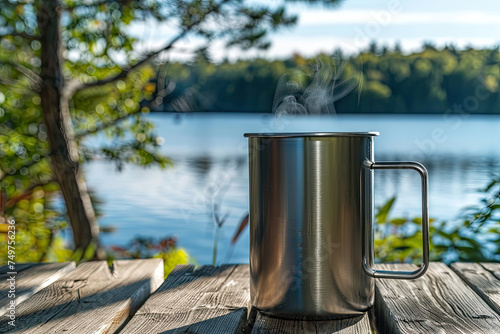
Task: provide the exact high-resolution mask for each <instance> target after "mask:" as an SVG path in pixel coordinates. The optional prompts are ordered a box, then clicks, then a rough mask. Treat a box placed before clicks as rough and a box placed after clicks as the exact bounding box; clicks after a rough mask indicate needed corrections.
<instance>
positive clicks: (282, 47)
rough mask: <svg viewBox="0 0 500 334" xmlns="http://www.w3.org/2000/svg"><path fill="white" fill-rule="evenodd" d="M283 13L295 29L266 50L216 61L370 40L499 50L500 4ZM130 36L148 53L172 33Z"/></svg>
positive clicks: (397, 1) (412, 47)
mask: <svg viewBox="0 0 500 334" xmlns="http://www.w3.org/2000/svg"><path fill="white" fill-rule="evenodd" d="M247 1H249V2H252V3H256V4H258V3H259V2H260V3H266V1H264V0H247ZM269 2H270V1H267V3H269ZM274 3H275V4H276V3H281V1H274ZM287 10H288V12H289V13H291V14H296V15H298V24H297V25H295V26H294V27H292V28H289V29H283V30H280V31H278V32H276V33H273V34H271V35H270V40H271V42H272V46H271V47H270V48H269V49H268V50H265V51H261V50H259V51H255V50H254V51H241V50H239V49H235V48H233V49H229V50H228V49H226V48H225V47H224V46H223V44H222V42H219V43H214V44H213V45H212V47H211V49H210V52H211V55H212V57H213V58H214V60H216V61H217V60H221V59H224V58H229V59H233V60H234V59H237V58H252V57H255V56H258V57H265V58H271V59H273V58H278V59H283V58H286V57H289V56H290V55H292V54H293V53H300V54H301V55H304V56H314V55H316V54H318V53H320V52H326V53H331V52H332V51H334V50H335V49H338V48H341V49H342V50H343V51H344V52H345V53H348V54H353V53H357V52H359V51H360V50H363V49H366V47H367V46H368V44H369V43H370V42H371V41H373V40H374V41H376V42H377V43H378V44H379V45H387V46H389V47H394V45H395V44H396V43H399V44H400V45H401V47H402V49H403V51H405V52H408V53H409V52H413V51H418V50H419V48H421V46H422V44H423V42H432V43H434V44H435V45H437V46H444V45H446V44H450V43H452V44H454V45H455V46H457V47H459V48H464V47H467V46H473V47H476V48H481V47H492V46H495V45H498V44H500V0H477V1H470V0H469V1H464V0H439V1H436V0H419V1H417V0H413V1H410V0H370V1H368V0H344V1H343V2H342V4H341V5H340V6H337V7H334V8H331V7H326V8H325V7H324V6H321V5H313V6H311V5H306V4H304V3H289V4H288V5H287ZM133 30H134V32H135V34H136V35H137V36H138V37H140V38H141V39H142V40H143V43H142V45H141V48H144V49H147V50H154V49H155V48H158V47H160V46H161V45H163V44H164V43H165V42H166V41H167V40H168V36H170V35H171V34H172V33H174V31H173V29H172V27H168V26H165V25H161V24H160V25H158V24H157V25H150V26H143V27H134V28H133ZM196 42H197V41H196V39H195V38H191V39H188V40H185V41H183V42H182V43H181V44H180V45H179V49H178V50H177V51H176V52H174V53H173V54H172V55H171V56H170V57H171V58H172V59H184V58H187V57H189V56H188V54H189V50H190V48H192V46H193V45H195V44H196Z"/></svg>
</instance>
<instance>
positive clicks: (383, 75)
mask: <svg viewBox="0 0 500 334" xmlns="http://www.w3.org/2000/svg"><path fill="white" fill-rule="evenodd" d="M499 63H500V51H499V47H495V48H491V49H480V50H479V49H473V48H467V49H465V50H458V49H456V48H454V47H452V46H446V47H444V48H441V49H438V48H436V47H434V46H433V45H430V44H424V46H423V47H422V50H421V51H419V52H415V53H412V54H405V53H403V52H401V50H400V49H399V48H398V47H396V48H394V49H388V48H386V47H378V46H377V45H376V44H374V43H373V44H372V45H371V46H370V48H369V49H367V50H366V51H363V52H361V53H360V54H358V55H354V56H345V57H344V56H342V54H341V52H340V51H336V52H335V53H333V54H331V55H328V54H320V55H318V56H316V57H313V58H304V57H302V56H301V55H299V54H295V55H293V56H292V57H291V58H289V59H285V60H268V59H253V60H238V61H236V62H230V61H223V62H221V63H218V64H216V63H214V62H211V61H210V59H209V57H208V56H207V55H206V53H203V52H201V53H200V54H199V55H198V56H197V57H196V58H195V59H194V60H193V61H192V62H189V63H180V62H170V63H167V64H165V65H161V66H159V67H158V68H157V76H156V78H155V79H154V82H153V83H152V84H151V87H154V88H153V89H154V90H155V91H154V93H153V94H152V99H153V100H152V101H148V102H147V105H148V107H150V109H151V111H177V112H189V111H214V112H264V113H265V112H271V111H272V105H273V99H274V96H275V90H276V86H277V83H278V80H279V79H280V78H281V77H282V76H283V75H284V74H288V75H291V76H293V75H297V73H299V75H301V77H300V78H299V79H298V81H301V84H302V85H303V86H304V87H307V86H308V85H309V84H310V83H311V77H312V76H311V73H312V72H313V71H314V70H315V69H317V68H318V66H319V67H320V68H322V69H323V70H324V68H327V67H328V68H329V69H330V70H331V73H333V75H334V74H335V73H337V74H338V80H337V82H338V83H340V82H342V81H344V80H348V81H349V82H351V83H352V82H353V81H355V82H356V85H355V87H353V88H352V91H351V92H350V93H349V94H348V95H347V96H345V97H343V98H342V99H340V100H338V101H337V102H336V103H335V112H337V113H394V114H417V113H418V114H422V113H424V114H425V113H429V114H442V113H450V112H454V113H473V114H499V113H500V94H499V84H500V66H499ZM318 64H320V65H318ZM333 75H332V76H333ZM327 79H328V78H327ZM334 93H336V92H335V90H334ZM144 102H146V101H144Z"/></svg>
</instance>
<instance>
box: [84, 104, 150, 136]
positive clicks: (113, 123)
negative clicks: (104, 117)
mask: <svg viewBox="0 0 500 334" xmlns="http://www.w3.org/2000/svg"><path fill="white" fill-rule="evenodd" d="M140 112H141V109H140V108H139V109H137V110H135V111H132V112H129V113H128V114H126V115H123V116H119V117H117V118H115V119H112V120H111V121H109V122H103V123H101V124H99V125H98V126H96V127H95V128H94V129H92V130H86V131H82V132H79V133H76V134H75V138H77V139H79V138H82V137H85V136H88V135H90V134H93V133H96V132H99V131H101V130H104V129H106V128H109V127H110V126H113V125H115V124H116V123H118V122H120V121H122V120H124V119H126V118H128V117H129V116H132V115H136V114H138V113H140Z"/></svg>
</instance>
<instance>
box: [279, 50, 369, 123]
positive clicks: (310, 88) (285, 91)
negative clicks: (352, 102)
mask: <svg viewBox="0 0 500 334" xmlns="http://www.w3.org/2000/svg"><path fill="white" fill-rule="evenodd" d="M332 60H333V62H330V63H326V62H323V61H321V60H320V59H317V60H316V65H315V66H313V67H312V68H311V70H312V73H306V71H304V70H292V71H291V72H290V73H287V74H284V75H283V76H282V77H281V78H280V80H279V81H278V85H277V87H276V93H275V95H274V102H273V113H276V114H277V115H278V116H281V115H285V114H289V115H290V114H291V115H297V114H299V115H300V114H313V115H314V114H332V113H335V105H334V104H335V102H336V101H338V100H340V99H341V98H343V97H344V96H346V95H347V94H349V93H350V92H351V91H352V90H354V89H355V88H356V86H358V85H359V84H360V83H361V76H360V77H359V78H357V77H350V78H347V79H344V80H343V81H341V79H342V72H343V71H344V68H345V66H346V64H347V62H346V61H345V60H344V59H342V58H341V57H339V56H336V57H332ZM306 70H307V68H306Z"/></svg>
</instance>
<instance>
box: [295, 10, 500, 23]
mask: <svg viewBox="0 0 500 334" xmlns="http://www.w3.org/2000/svg"><path fill="white" fill-rule="evenodd" d="M297 14H299V25H301V26H318V25H344V24H363V23H368V22H381V23H382V24H398V25H401V24H460V25H479V24H480V25H486V24H487V25H495V26H500V13H495V12H486V11H478V10H473V11H447V12H443V11H439V12H404V11H400V12H392V13H391V12H390V11H389V10H366V9H362V10H337V11H320V10H308V11H304V12H302V13H297Z"/></svg>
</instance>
